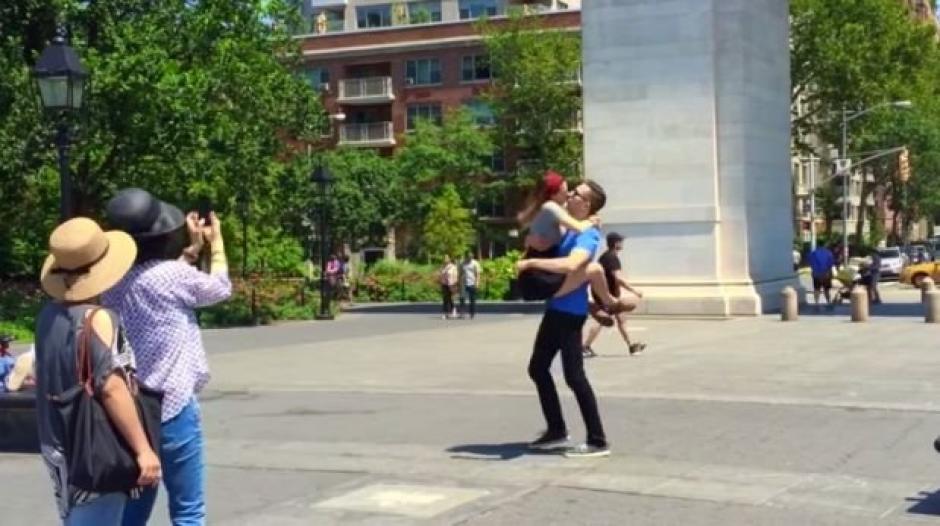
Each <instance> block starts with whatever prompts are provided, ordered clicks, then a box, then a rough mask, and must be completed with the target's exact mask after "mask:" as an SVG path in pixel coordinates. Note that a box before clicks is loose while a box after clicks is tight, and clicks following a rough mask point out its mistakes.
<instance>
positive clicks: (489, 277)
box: [479, 251, 522, 300]
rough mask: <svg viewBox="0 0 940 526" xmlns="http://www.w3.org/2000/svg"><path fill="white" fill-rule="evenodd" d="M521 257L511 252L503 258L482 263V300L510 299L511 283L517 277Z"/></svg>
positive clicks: (517, 253)
mask: <svg viewBox="0 0 940 526" xmlns="http://www.w3.org/2000/svg"><path fill="white" fill-rule="evenodd" d="M521 256H522V253H520V252H518V251H511V252H509V253H507V254H506V255H505V256H503V257H499V258H494V259H485V260H483V261H481V262H480V266H481V267H483V276H482V283H480V291H479V292H480V299H485V300H505V299H508V296H509V283H510V280H513V279H515V277H516V261H519V258H520V257H521Z"/></svg>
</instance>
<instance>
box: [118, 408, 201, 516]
mask: <svg viewBox="0 0 940 526" xmlns="http://www.w3.org/2000/svg"><path fill="white" fill-rule="evenodd" d="M161 433H162V437H161V439H160V464H162V467H163V484H164V485H165V486H166V492H167V498H168V499H169V501H170V502H169V504H170V520H171V521H172V522H173V526H196V525H198V526H202V525H203V524H205V523H206V500H205V490H204V487H203V486H204V484H203V481H204V480H205V463H204V462H203V451H202V423H201V421H200V415H199V404H198V403H196V400H195V399H194V400H193V401H192V402H190V403H189V405H187V406H186V407H184V408H183V410H182V411H181V412H180V414H178V415H176V416H174V417H173V418H171V419H170V420H169V421H167V422H164V423H163V426H162V429H161ZM156 499H157V488H155V487H154V488H149V489H147V490H146V491H144V494H143V495H141V497H140V498H139V499H137V500H129V501H127V506H126V508H125V509H124V523H123V524H124V526H144V525H145V524H147V521H148V520H149V519H150V513H151V512H152V511H153V503H154V501H155V500H156Z"/></svg>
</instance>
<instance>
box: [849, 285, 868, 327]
mask: <svg viewBox="0 0 940 526" xmlns="http://www.w3.org/2000/svg"><path fill="white" fill-rule="evenodd" d="M852 321H854V322H862V321H868V290H866V289H865V287H855V288H854V289H852Z"/></svg>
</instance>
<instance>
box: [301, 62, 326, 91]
mask: <svg viewBox="0 0 940 526" xmlns="http://www.w3.org/2000/svg"><path fill="white" fill-rule="evenodd" d="M303 75H304V78H305V79H306V80H307V84H310V87H311V88H313V89H315V90H318V91H319V90H323V89H329V87H330V70H328V69H326V68H324V67H322V66H321V67H315V68H307V69H305V70H304V73H303Z"/></svg>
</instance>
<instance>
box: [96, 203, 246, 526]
mask: <svg viewBox="0 0 940 526" xmlns="http://www.w3.org/2000/svg"><path fill="white" fill-rule="evenodd" d="M107 213H108V218H109V219H110V220H111V222H112V223H113V224H115V226H118V227H119V228H121V229H123V230H125V231H126V232H127V233H129V234H131V236H132V237H133V238H134V241H135V242H136V244H137V249H138V255H137V261H136V262H135V264H134V267H133V268H132V269H131V271H130V272H128V274H127V275H126V276H125V277H124V279H122V280H121V282H120V283H118V284H117V285H116V286H115V287H114V288H113V289H112V290H110V291H109V292H108V293H107V294H105V295H104V297H103V300H104V303H105V305H107V306H110V307H112V308H114V309H115V310H116V311H117V312H119V313H120V314H121V317H122V318H123V319H124V322H125V325H126V327H127V338H128V340H129V341H130V343H131V345H133V347H134V350H135V351H136V353H137V373H138V378H139V379H140V381H141V383H143V384H144V385H146V386H147V387H150V388H152V389H157V390H160V391H163V392H164V393H165V394H164V398H163V411H162V418H161V420H162V436H161V447H160V457H161V460H162V462H163V466H164V470H165V472H166V478H165V480H164V486H165V487H166V490H167V504H168V506H169V515H170V520H171V521H172V523H173V525H174V526H184V525H186V526H188V525H202V524H205V522H206V500H205V477H206V467H205V457H204V454H205V453H204V447H203V433H202V416H201V409H200V407H199V402H198V401H197V396H198V394H199V392H200V391H202V389H203V388H204V387H205V386H206V384H207V383H208V382H209V363H208V360H207V359H206V351H205V348H204V347H203V344H202V334H201V332H200V330H199V325H198V324H197V323H196V313H195V310H196V309H197V308H201V307H208V306H210V305H214V304H216V303H219V302H221V301H223V300H225V299H227V298H228V297H229V296H230V295H231V293H232V283H231V282H230V281H229V277H228V263H227V261H226V259H225V247H224V244H223V240H222V225H221V224H220V221H219V217H218V216H217V215H216V214H215V213H214V212H213V213H210V214H209V219H208V221H209V222H208V224H203V220H202V219H200V218H199V215H198V214H197V213H190V214H188V215H186V216H184V215H183V213H182V212H181V211H180V209H179V208H177V207H175V206H173V205H171V204H169V203H165V202H162V201H160V200H158V199H156V198H155V197H154V196H152V195H151V194H150V193H149V192H146V191H144V190H140V189H136V188H132V189H128V190H124V191H121V192H119V193H118V194H117V195H116V196H115V197H114V198H113V199H111V201H110V202H109V203H108V207H107ZM187 244H188V246H187ZM204 244H205V245H208V248H209V254H210V258H209V259H210V262H209V268H208V272H203V271H201V270H199V269H197V268H196V267H194V266H193V264H195V263H196V261H197V260H198V259H199V254H200V253H201V252H202V250H203V248H204ZM156 498H157V487H156V486H154V487H152V488H148V489H147V490H146V491H144V494H143V495H142V496H141V498H140V499H138V500H136V501H131V502H130V503H128V505H127V508H126V509H125V511H124V522H123V524H124V526H143V525H145V524H146V523H147V521H148V520H149V519H150V514H151V512H152V511H153V505H154V502H155V501H156Z"/></svg>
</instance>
